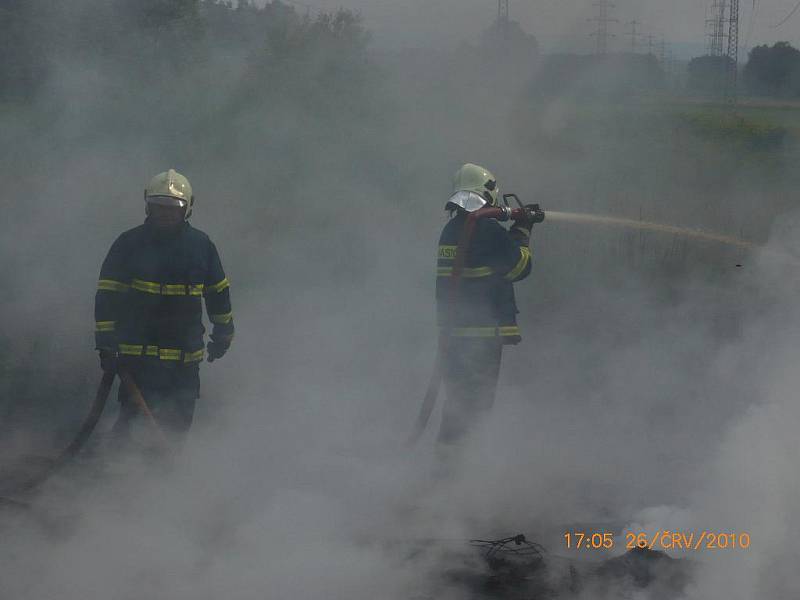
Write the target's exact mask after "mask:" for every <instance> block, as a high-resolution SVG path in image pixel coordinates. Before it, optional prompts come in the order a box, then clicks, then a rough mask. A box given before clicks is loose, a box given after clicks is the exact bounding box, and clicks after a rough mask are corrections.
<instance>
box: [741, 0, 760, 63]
mask: <svg viewBox="0 0 800 600" xmlns="http://www.w3.org/2000/svg"><path fill="white" fill-rule="evenodd" d="M759 6H761V5H760V4H759V3H758V0H753V10H751V11H750V22H749V23H748V24H747V35H745V36H744V49H745V52H750V36H752V35H753V28H754V27H755V24H756V17H757V16H758V8H759Z"/></svg>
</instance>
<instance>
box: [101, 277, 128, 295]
mask: <svg viewBox="0 0 800 600" xmlns="http://www.w3.org/2000/svg"><path fill="white" fill-rule="evenodd" d="M97 289H98V291H103V292H127V291H128V290H129V289H131V286H129V285H128V284H127V283H122V282H121V281H115V280H113V279H101V280H100V281H98V282H97Z"/></svg>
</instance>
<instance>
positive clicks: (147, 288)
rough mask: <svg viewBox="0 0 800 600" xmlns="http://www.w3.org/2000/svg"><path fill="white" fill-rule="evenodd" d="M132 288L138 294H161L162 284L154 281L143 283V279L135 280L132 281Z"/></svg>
mask: <svg viewBox="0 0 800 600" xmlns="http://www.w3.org/2000/svg"><path fill="white" fill-rule="evenodd" d="M131 287H132V288H133V289H135V290H136V291H137V292H146V293H148V294H160V293H161V284H160V283H155V282H153V281H142V280H141V279H134V280H133V281H131Z"/></svg>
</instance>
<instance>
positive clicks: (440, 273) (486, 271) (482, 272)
mask: <svg viewBox="0 0 800 600" xmlns="http://www.w3.org/2000/svg"><path fill="white" fill-rule="evenodd" d="M491 275H494V270H493V269H492V268H491V267H475V268H473V269H467V268H465V269H462V271H461V276H462V277H464V278H465V279H477V278H479V277H489V276H491ZM436 276H437V277H452V276H453V267H437V268H436Z"/></svg>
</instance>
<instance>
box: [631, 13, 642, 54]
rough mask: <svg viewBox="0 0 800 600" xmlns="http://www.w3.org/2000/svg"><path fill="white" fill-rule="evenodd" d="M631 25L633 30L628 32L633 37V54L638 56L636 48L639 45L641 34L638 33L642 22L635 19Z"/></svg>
mask: <svg viewBox="0 0 800 600" xmlns="http://www.w3.org/2000/svg"><path fill="white" fill-rule="evenodd" d="M628 25H630V28H631V30H630V31H629V32H628V35H629V36H631V53H632V54H636V47H637V46H638V44H639V32H638V31H637V29H636V28H637V27H639V25H641V22H639V21H637V20H636V19H634V20H633V21H630V22H629V23H628Z"/></svg>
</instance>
